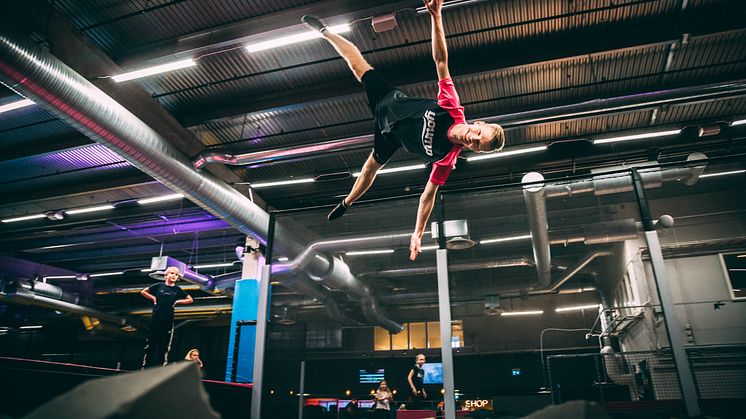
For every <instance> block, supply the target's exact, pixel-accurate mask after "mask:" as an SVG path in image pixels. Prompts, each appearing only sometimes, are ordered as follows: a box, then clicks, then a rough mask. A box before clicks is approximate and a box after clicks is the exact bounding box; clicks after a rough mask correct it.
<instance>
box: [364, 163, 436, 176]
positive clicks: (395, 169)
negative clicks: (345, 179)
mask: <svg viewBox="0 0 746 419" xmlns="http://www.w3.org/2000/svg"><path fill="white" fill-rule="evenodd" d="M424 168H425V165H424V164H412V165H409V166H399V167H390V168H387V169H380V170H378V172H376V174H379V175H384V174H386V173H398V172H408V171H410V170H418V169H424ZM352 177H360V172H355V173H353V174H352Z"/></svg>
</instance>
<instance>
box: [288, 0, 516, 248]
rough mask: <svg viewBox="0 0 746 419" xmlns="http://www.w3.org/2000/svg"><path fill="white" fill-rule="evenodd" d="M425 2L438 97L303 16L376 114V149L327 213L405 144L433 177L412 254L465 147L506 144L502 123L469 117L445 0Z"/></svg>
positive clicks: (354, 194) (359, 191) (351, 198)
mask: <svg viewBox="0 0 746 419" xmlns="http://www.w3.org/2000/svg"><path fill="white" fill-rule="evenodd" d="M424 3H425V8H426V9H427V11H428V13H430V18H431V24H432V56H433V61H434V62H435V69H436V71H437V73H438V99H437V100H432V99H424V98H416V97H409V96H407V95H406V94H405V93H404V92H402V91H401V90H399V89H397V88H396V87H394V86H392V85H391V84H389V82H387V81H386V80H385V79H384V78H383V76H381V74H379V73H378V71H376V70H375V69H373V66H371V65H370V63H368V62H367V61H366V60H365V58H364V57H363V55H362V54H361V53H360V50H359V49H358V48H357V47H356V46H355V45H354V44H353V43H352V42H350V41H348V40H347V39H345V38H343V37H342V36H340V35H338V34H334V33H331V31H329V30H327V28H326V26H325V25H324V23H323V22H321V21H320V20H319V19H318V18H316V17H314V16H303V17H302V18H301V21H302V22H303V23H304V24H306V26H308V27H309V28H311V29H313V30H315V31H318V32H319V33H321V35H322V36H323V37H324V39H325V40H326V41H327V42H329V43H330V44H331V45H332V46H333V47H334V49H335V50H336V51H337V53H338V54H339V55H340V56H341V57H342V58H344V60H345V61H346V62H347V65H348V66H349V67H350V70H351V71H352V73H353V74H354V75H355V78H357V80H358V81H359V82H361V83H362V84H363V87H364V88H365V91H366V93H367V96H368V105H369V106H370V109H371V111H372V112H373V115H374V117H375V129H374V134H373V151H372V152H371V154H370V156H369V157H368V159H367V160H366V161H365V164H364V165H363V169H362V170H361V173H360V176H358V178H357V179H356V180H355V184H354V185H353V186H352V190H350V193H349V194H348V195H347V196H346V197H345V198H344V199H343V200H342V201H341V202H340V203H339V204H337V206H336V207H335V208H334V209H333V210H332V211H331V212H330V213H329V216H328V217H327V218H328V219H329V220H330V221H331V220H334V219H336V218H339V217H341V216H342V215H343V214H344V213H345V211H346V210H347V209H348V208H349V207H350V206H351V205H352V204H353V203H354V202H355V201H356V200H358V199H359V198H360V197H361V196H363V194H364V193H365V192H366V191H367V190H368V189H369V188H370V186H371V185H372V184H373V181H374V180H375V178H376V174H377V173H378V170H379V169H381V167H383V165H385V164H386V163H387V162H388V161H389V159H390V158H391V156H393V155H394V153H395V152H396V150H398V149H399V148H400V147H404V149H406V150H407V151H409V152H411V153H414V154H416V155H417V157H419V158H420V159H422V160H424V161H425V162H427V163H428V164H431V165H432V171H431V173H430V179H429V181H428V182H427V184H426V185H425V190H424V191H423V192H422V195H421V196H420V203H419V207H418V209H417V221H416V224H415V228H414V233H412V237H411V240H410V244H409V249H410V255H409V258H410V259H411V260H415V259H416V258H417V255H418V254H419V253H420V250H421V242H422V234H423V232H424V231H425V226H426V224H427V220H428V219H429V218H430V213H431V212H432V210H433V205H434V203H435V196H436V193H437V191H438V187H439V186H442V185H444V184H445V182H446V179H447V178H448V176H449V175H450V174H451V170H453V168H454V166H455V165H456V160H457V158H458V155H459V153H460V152H461V149H462V148H464V147H466V148H468V149H469V150H471V151H474V152H477V153H493V152H497V151H500V150H501V149H502V148H503V146H504V145H505V134H504V132H503V129H502V127H500V125H497V124H487V123H484V122H483V121H477V122H475V123H473V124H468V123H466V117H465V116H464V107H463V106H461V103H460V100H459V96H458V93H457V92H456V87H455V85H454V84H453V80H452V79H451V74H450V72H449V70H448V48H447V46H446V37H445V31H444V29H443V20H442V16H441V9H442V7H443V0H425V1H424Z"/></svg>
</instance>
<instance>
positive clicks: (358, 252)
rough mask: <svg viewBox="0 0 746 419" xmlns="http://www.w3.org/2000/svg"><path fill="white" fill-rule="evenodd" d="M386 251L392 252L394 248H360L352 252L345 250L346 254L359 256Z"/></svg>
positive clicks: (379, 253)
mask: <svg viewBox="0 0 746 419" xmlns="http://www.w3.org/2000/svg"><path fill="white" fill-rule="evenodd" d="M386 253H394V249H380V250H360V251H354V252H345V255H347V256H360V255H381V254H386Z"/></svg>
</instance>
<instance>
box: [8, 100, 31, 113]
mask: <svg viewBox="0 0 746 419" xmlns="http://www.w3.org/2000/svg"><path fill="white" fill-rule="evenodd" d="M33 104H34V102H33V101H32V100H30V99H21V100H16V101H15V102H10V103H6V104H5V105H0V113H3V112H9V111H12V110H14V109H20V108H25V107H26V106H31V105H33Z"/></svg>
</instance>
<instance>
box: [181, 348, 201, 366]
mask: <svg viewBox="0 0 746 419" xmlns="http://www.w3.org/2000/svg"><path fill="white" fill-rule="evenodd" d="M184 359H185V360H187V361H192V362H196V363H197V364H199V367H200V368H202V367H203V365H202V360H201V359H199V349H190V350H189V352H187V354H186V356H185V357H184Z"/></svg>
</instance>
